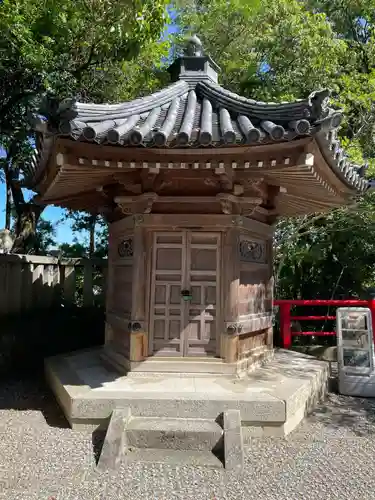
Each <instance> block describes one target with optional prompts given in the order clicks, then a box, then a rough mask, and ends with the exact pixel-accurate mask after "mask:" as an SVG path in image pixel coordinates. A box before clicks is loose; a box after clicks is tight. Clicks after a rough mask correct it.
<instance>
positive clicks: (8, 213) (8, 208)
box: [5, 182, 12, 231]
mask: <svg viewBox="0 0 375 500" xmlns="http://www.w3.org/2000/svg"><path fill="white" fill-rule="evenodd" d="M11 224H12V189H11V187H10V185H9V184H8V182H7V183H6V201H5V229H8V231H10V229H11Z"/></svg>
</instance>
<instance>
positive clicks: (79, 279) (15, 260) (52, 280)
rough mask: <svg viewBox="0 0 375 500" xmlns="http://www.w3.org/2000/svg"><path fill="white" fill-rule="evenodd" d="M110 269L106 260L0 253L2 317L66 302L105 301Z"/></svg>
mask: <svg viewBox="0 0 375 500" xmlns="http://www.w3.org/2000/svg"><path fill="white" fill-rule="evenodd" d="M106 269H107V260H106V259H65V258H62V259H59V258H57V257H48V256H39V255H14V254H10V255H8V254H3V255H0V316H4V315H7V314H15V313H18V312H24V311H26V310H30V309H39V308H41V309H43V308H49V307H53V306H57V305H63V304H64V305H79V306H90V305H94V304H98V303H103V304H104V295H105V291H106V282H105V281H106V274H107V273H106Z"/></svg>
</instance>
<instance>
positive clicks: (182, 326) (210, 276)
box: [149, 231, 221, 356]
mask: <svg viewBox="0 0 375 500" xmlns="http://www.w3.org/2000/svg"><path fill="white" fill-rule="evenodd" d="M220 243H221V241H220V233H216V232H215V233H210V232H200V231H179V232H155V233H154V235H153V247H152V270H151V293H150V309H149V312H150V314H149V318H150V325H149V340H150V345H149V348H150V354H151V353H152V354H153V355H157V356H216V355H217V354H219V352H218V348H219V342H218V314H217V311H220V305H219V301H220V283H219V279H220V271H219V270H220V247H221V245H220Z"/></svg>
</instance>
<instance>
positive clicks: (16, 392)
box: [0, 371, 69, 429]
mask: <svg viewBox="0 0 375 500" xmlns="http://www.w3.org/2000/svg"><path fill="white" fill-rule="evenodd" d="M2 410H16V411H30V410H31V411H36V412H41V413H42V415H43V417H44V419H45V421H46V422H47V424H48V425H49V426H50V427H59V428H63V429H65V428H68V427H69V424H68V421H67V420H66V418H65V416H64V414H63V412H62V410H61V409H60V407H59V405H58V403H57V401H56V399H55V398H54V396H53V394H52V392H51V391H50V389H49V388H48V386H47V383H46V381H45V380H44V375H43V372H42V371H40V372H37V373H34V374H33V375H31V376H30V377H29V378H27V379H26V377H25V376H22V378H20V377H12V378H6V379H3V380H2V381H1V382H0V411H2Z"/></svg>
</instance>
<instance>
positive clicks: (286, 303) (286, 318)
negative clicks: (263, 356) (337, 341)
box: [273, 299, 375, 349]
mask: <svg viewBox="0 0 375 500" xmlns="http://www.w3.org/2000/svg"><path fill="white" fill-rule="evenodd" d="M273 304H274V305H275V306H279V308H280V309H279V311H280V334H281V343H282V347H284V349H290V347H291V346H292V337H293V336H295V335H315V336H321V337H324V336H327V335H336V332H319V331H318V332H292V327H291V322H292V321H293V320H295V321H326V320H327V321H328V320H335V319H336V316H291V314H290V309H291V307H292V306H337V307H368V308H369V309H370V310H371V316H372V330H373V333H374V340H375V299H370V300H354V299H353V300H274V302H273Z"/></svg>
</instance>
